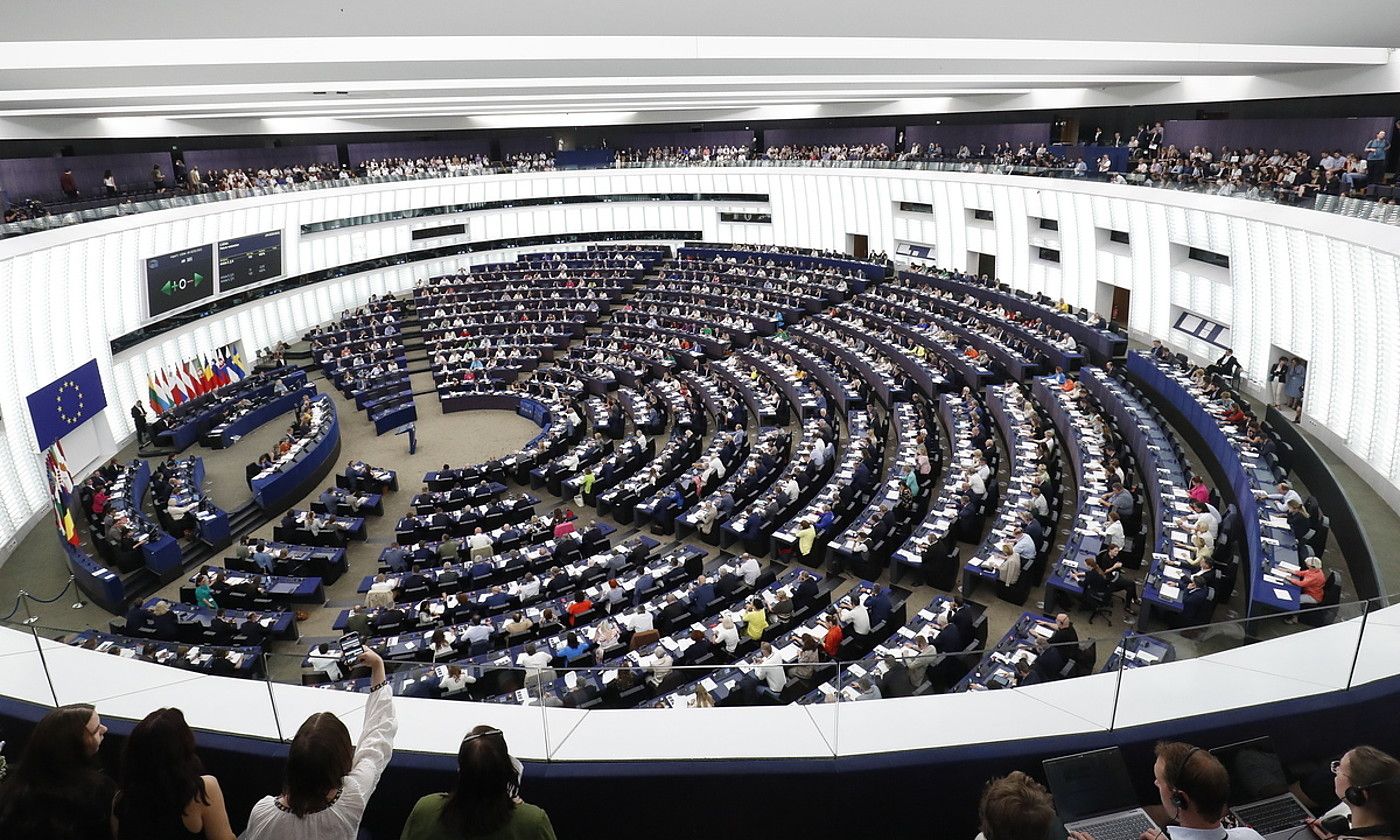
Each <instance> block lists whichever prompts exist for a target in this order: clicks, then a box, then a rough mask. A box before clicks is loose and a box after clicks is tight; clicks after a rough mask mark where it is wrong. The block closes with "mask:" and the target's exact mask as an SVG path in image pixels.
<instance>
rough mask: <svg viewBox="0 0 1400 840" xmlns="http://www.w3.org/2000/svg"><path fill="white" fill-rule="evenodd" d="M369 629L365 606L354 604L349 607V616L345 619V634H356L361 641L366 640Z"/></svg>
mask: <svg viewBox="0 0 1400 840" xmlns="http://www.w3.org/2000/svg"><path fill="white" fill-rule="evenodd" d="M369 628H370V619H369V613H368V612H366V611H365V605H364V604H356V605H354V606H353V607H351V608H350V615H348V616H346V618H345V632H346V633H358V634H359V635H360V638H361V639H368V638H369Z"/></svg>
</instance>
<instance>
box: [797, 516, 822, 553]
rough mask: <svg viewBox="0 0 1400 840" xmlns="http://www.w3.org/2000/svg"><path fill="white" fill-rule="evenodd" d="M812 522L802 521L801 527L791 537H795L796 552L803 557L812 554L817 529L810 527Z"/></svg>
mask: <svg viewBox="0 0 1400 840" xmlns="http://www.w3.org/2000/svg"><path fill="white" fill-rule="evenodd" d="M812 524H813V523H812V520H810V519H804V520H802V527H801V528H798V529H797V533H796V534H793V536H795V537H797V551H798V553H800V554H801V555H802V556H803V557H806V556H807V555H808V554H811V553H812V545H813V544H814V543H816V541H817V529H816V528H814V527H812Z"/></svg>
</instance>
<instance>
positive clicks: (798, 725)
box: [486, 653, 837, 760]
mask: <svg viewBox="0 0 1400 840" xmlns="http://www.w3.org/2000/svg"><path fill="white" fill-rule="evenodd" d="M551 672H552V673H551ZM806 673H807V671H806V669H805V668H802V667H801V666H800V665H797V664H795V663H794V664H787V663H777V662H774V663H772V664H765V663H763V662H760V661H751V662H742V663H739V664H735V665H721V666H718V667H716V666H713V665H677V664H675V659H674V658H673V657H670V656H667V657H661V658H658V657H657V656H655V655H654V653H642V655H640V656H638V657H637V658H636V660H635V661H631V662H626V663H616V662H608V663H604V664H602V665H598V666H595V667H571V668H555V669H549V670H547V671H545V672H543V673H540V674H531V675H528V676H526V678H525V680H524V687H523V688H520V689H517V690H516V691H515V692H513V693H509V694H505V695H495V696H492V697H488V698H486V702H488V703H520V704H524V705H526V706H528V707H530V708H534V709H537V710H538V711H539V713H540V714H541V716H542V719H543V720H544V723H545V731H546V738H547V740H548V742H549V747H550V752H549V757H550V758H551V759H552V760H586V759H600V758H607V757H609V756H617V755H626V756H627V757H629V758H648V759H675V760H690V759H720V758H745V757H752V756H755V755H782V756H796V757H806V758H823V757H830V756H832V755H833V754H834V749H833V746H832V745H833V743H834V740H835V728H834V719H835V713H836V706H837V704H835V703H832V704H830V705H829V707H826V708H822V707H820V705H819V706H818V707H810V706H806V705H802V704H800V703H799V702H797V700H798V698H800V697H801V696H802V695H804V694H805V693H806V692H807V690H808V688H809V686H811V685H812V684H813V683H811V682H810V678H809V677H806V676H805V675H806ZM736 736H737V737H736ZM739 743H742V744H743V751H742V753H741V754H734V753H735V748H734V745H736V744H739ZM721 745H725V746H721Z"/></svg>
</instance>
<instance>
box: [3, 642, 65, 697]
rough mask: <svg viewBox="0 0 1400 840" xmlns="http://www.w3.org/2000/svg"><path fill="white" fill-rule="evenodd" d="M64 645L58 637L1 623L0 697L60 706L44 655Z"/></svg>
mask: <svg viewBox="0 0 1400 840" xmlns="http://www.w3.org/2000/svg"><path fill="white" fill-rule="evenodd" d="M57 644H61V643H60V642H58V641H57V640H56V637H55V634H53V633H51V632H43V633H40V632H39V631H37V630H35V629H34V628H33V627H30V626H28V625H25V624H21V623H17V622H0V696H4V697H11V698H14V699H16V700H23V701H24V702H26V703H34V704H36V705H40V706H54V705H57V704H56V703H55V701H54V695H53V690H52V689H51V688H50V687H49V677H48V672H47V670H46V669H45V667H44V654H45V653H46V652H47V651H48V649H49V648H51V647H53V646H55V645H57Z"/></svg>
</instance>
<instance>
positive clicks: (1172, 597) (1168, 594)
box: [1159, 583, 1181, 601]
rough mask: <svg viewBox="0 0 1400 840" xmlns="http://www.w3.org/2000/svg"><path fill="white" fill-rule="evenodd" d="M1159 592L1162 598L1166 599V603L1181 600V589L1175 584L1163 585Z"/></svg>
mask: <svg viewBox="0 0 1400 840" xmlns="http://www.w3.org/2000/svg"><path fill="white" fill-rule="evenodd" d="M1159 591H1160V592H1161V593H1162V597H1163V598H1166V599H1167V600H1168V601H1178V600H1180V599H1181V587H1179V586H1177V585H1176V584H1172V583H1164V584H1162V588H1161V589H1160V590H1159Z"/></svg>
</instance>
